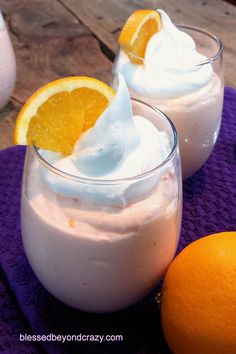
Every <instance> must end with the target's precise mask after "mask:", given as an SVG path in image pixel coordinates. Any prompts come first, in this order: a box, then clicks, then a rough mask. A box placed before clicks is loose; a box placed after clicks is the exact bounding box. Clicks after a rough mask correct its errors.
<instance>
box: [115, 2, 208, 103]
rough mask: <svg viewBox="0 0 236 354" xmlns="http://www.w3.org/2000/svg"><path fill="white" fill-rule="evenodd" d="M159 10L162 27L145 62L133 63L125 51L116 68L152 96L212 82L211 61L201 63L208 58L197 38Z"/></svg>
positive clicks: (184, 91) (132, 86)
mask: <svg viewBox="0 0 236 354" xmlns="http://www.w3.org/2000/svg"><path fill="white" fill-rule="evenodd" d="M157 11H158V12H159V13H160V15H161V23H162V27H161V30H160V31H159V32H157V33H155V34H154V35H153V36H152V37H151V38H150V40H149V41H148V44H147V48H146V52H145V58H144V61H143V65H140V64H133V63H132V62H131V61H130V60H129V57H128V56H127V54H125V53H124V52H123V51H122V50H121V52H120V55H119V57H118V59H117V62H116V68H115V71H116V72H120V73H122V74H123V75H124V77H125V80H126V82H127V85H128V87H129V88H130V89H131V90H132V91H133V92H134V93H137V94H140V95H143V96H147V97H149V98H151V99H155V98H156V99H158V98H174V97H178V96H181V95H183V94H188V93H191V92H194V91H195V90H198V89H199V88H201V87H203V86H204V85H205V84H206V83H207V82H209V81H210V79H211V77H212V75H213V70H212V67H211V64H210V63H209V64H205V65H198V64H197V63H200V62H202V61H204V60H207V58H206V57H205V56H204V55H202V54H200V53H198V52H197V50H196V45H195V42H194V40H193V39H192V38H191V37H190V36H189V35H188V34H187V33H185V32H183V31H180V30H179V29H178V28H177V27H176V26H175V25H174V24H173V23H172V22H171V20H170V18H169V17H168V15H167V14H166V13H165V12H164V11H162V10H159V9H158V10H157Z"/></svg>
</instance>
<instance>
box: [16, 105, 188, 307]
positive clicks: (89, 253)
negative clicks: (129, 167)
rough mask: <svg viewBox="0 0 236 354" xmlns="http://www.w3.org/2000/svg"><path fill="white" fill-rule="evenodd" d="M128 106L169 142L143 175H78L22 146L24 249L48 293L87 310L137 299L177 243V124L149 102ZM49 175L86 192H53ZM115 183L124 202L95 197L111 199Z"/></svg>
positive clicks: (159, 274) (157, 276) (158, 275)
mask: <svg viewBox="0 0 236 354" xmlns="http://www.w3.org/2000/svg"><path fill="white" fill-rule="evenodd" d="M132 106H133V112H134V114H135V115H143V116H144V117H145V118H147V119H149V120H150V121H152V122H153V124H155V126H156V127H157V128H158V129H159V130H161V131H163V132H165V133H166V136H167V137H168V141H169V151H168V155H167V156H166V157H165V159H164V161H162V163H161V164H160V165H159V166H156V167H155V168H154V169H153V170H151V171H147V172H146V173H143V174H142V175H139V176H133V177H130V178H125V179H117V180H96V179H84V178H79V177H77V176H73V175H70V174H68V173H65V172H63V171H60V170H58V169H56V168H55V167H53V166H52V165H50V164H49V163H48V162H47V161H46V160H45V159H44V158H43V157H42V155H41V154H40V150H38V149H37V148H36V147H28V148H27V154H26V158H25V166H24V175H23V185H22V199H21V228H22V238H23V244H24V249H25V252H26V255H27V257H28V260H29V263H30V264H31V267H32V269H33V271H34V273H35V274H36V276H37V277H38V279H39V280H40V282H41V283H42V284H43V285H44V287H45V288H46V289H47V290H48V291H49V292H50V293H52V294H53V295H54V296H55V297H56V298H58V299H59V300H61V301H62V302H64V303H66V304H68V305H70V306H72V307H75V308H78V309H80V310H84V311H88V312H112V311H116V310H120V309H122V308H125V307H127V306H129V305H131V304H133V303H135V302H136V301H138V300H140V299H142V298H143V297H144V296H145V295H147V294H148V293H149V292H150V290H151V289H152V288H153V287H154V286H155V285H156V284H157V283H158V282H159V281H160V279H161V278H162V276H163V275H164V273H165V271H166V269H167V267H168V266H169V264H170V262H171V261H172V259H173V257H174V256H175V252H176V248H177V245H178V242H179V236H180V226H181V218H182V176H181V164H180V159H179V149H178V139H177V133H176V130H175V127H174V126H173V124H172V122H171V121H170V120H169V118H168V117H167V116H166V115H165V114H163V113H162V112H160V111H158V110H157V109H155V108H153V107H151V106H149V105H147V104H144V103H142V102H140V101H138V100H132ZM156 153H158V151H157V152H156ZM44 173H48V176H50V179H51V185H48V184H47V183H46V182H45V179H44V178H43V176H44ZM55 179H57V182H58V181H59V182H60V181H61V182H62V183H64V185H66V187H67V188H68V190H69V188H74V190H75V189H76V190H77V191H78V193H79V191H82V192H83V191H84V189H85V190H86V193H87V194H86V195H87V196H86V198H83V197H81V198H75V197H68V196H67V197H66V196H62V195H59V194H58V193H57V192H56V191H55V190H54V187H55V186H54V184H55ZM53 182H54V183H53ZM120 188H122V190H123V191H125V197H126V199H127V200H128V201H129V202H128V205H127V206H126V207H117V206H112V205H103V204H101V203H100V202H99V195H100V193H106V194H107V195H109V193H110V195H111V198H112V193H113V194H114V191H117V190H120ZM82 194H83V193H82ZM131 199H132V202H130V200H131Z"/></svg>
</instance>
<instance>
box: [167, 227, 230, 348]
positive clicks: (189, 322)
mask: <svg viewBox="0 0 236 354" xmlns="http://www.w3.org/2000/svg"><path fill="white" fill-rule="evenodd" d="M161 319H162V325H163V331H164V335H165V338H166V340H167V343H168V344H169V346H170V349H171V350H172V352H173V353H175V354H235V353H236V231H235V232H223V233H219V234H214V235H211V236H206V237H203V238H201V239H199V240H197V241H195V242H193V243H192V244H190V245H189V246H187V247H186V248H185V249H184V250H183V251H182V252H181V253H180V254H179V255H178V256H177V257H176V258H175V260H174V261H173V262H172V264H171V265H170V267H169V269H168V271H167V273H166V276H165V279H164V283H163V287H162V298H161Z"/></svg>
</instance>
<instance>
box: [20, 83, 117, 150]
mask: <svg viewBox="0 0 236 354" xmlns="http://www.w3.org/2000/svg"><path fill="white" fill-rule="evenodd" d="M114 95H115V91H114V90H113V89H112V88H111V87H110V86H108V85H106V84H105V83H103V82H102V81H99V80H96V79H93V78H90V77H86V76H73V77H66V78H63V79H59V80H56V81H52V82H50V83H49V84H47V85H45V86H43V87H41V88H40V89H39V90H38V91H36V92H35V93H34V94H33V95H32V96H31V97H30V98H29V100H28V101H27V102H26V103H25V105H24V106H23V107H22V109H21V111H20V113H19V115H18V117H17V121H16V126H15V131H14V143H15V144H19V145H36V146H37V147H39V148H42V149H46V150H51V151H55V152H61V153H63V154H65V155H68V154H70V153H71V152H72V149H73V147H74V144H75V142H76V141H77V140H78V138H79V137H80V135H81V134H82V133H83V132H85V131H86V130H87V129H88V128H90V127H92V126H93V125H94V124H95V122H96V120H97V119H98V117H99V116H100V115H101V114H102V113H103V111H104V110H105V109H106V108H107V106H108V105H109V104H110V102H111V101H112V99H113V97H114Z"/></svg>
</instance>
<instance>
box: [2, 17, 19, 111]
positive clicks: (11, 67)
mask: <svg viewBox="0 0 236 354" xmlns="http://www.w3.org/2000/svg"><path fill="white" fill-rule="evenodd" d="M15 80H16V62H15V55H14V52H13V48H12V44H11V41H10V37H9V34H8V31H7V28H6V26H5V24H4V20H3V17H2V14H1V11H0V109H2V108H3V107H4V106H5V105H6V104H7V102H8V101H9V99H10V97H11V94H12V92H13V90H14V87H15Z"/></svg>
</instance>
